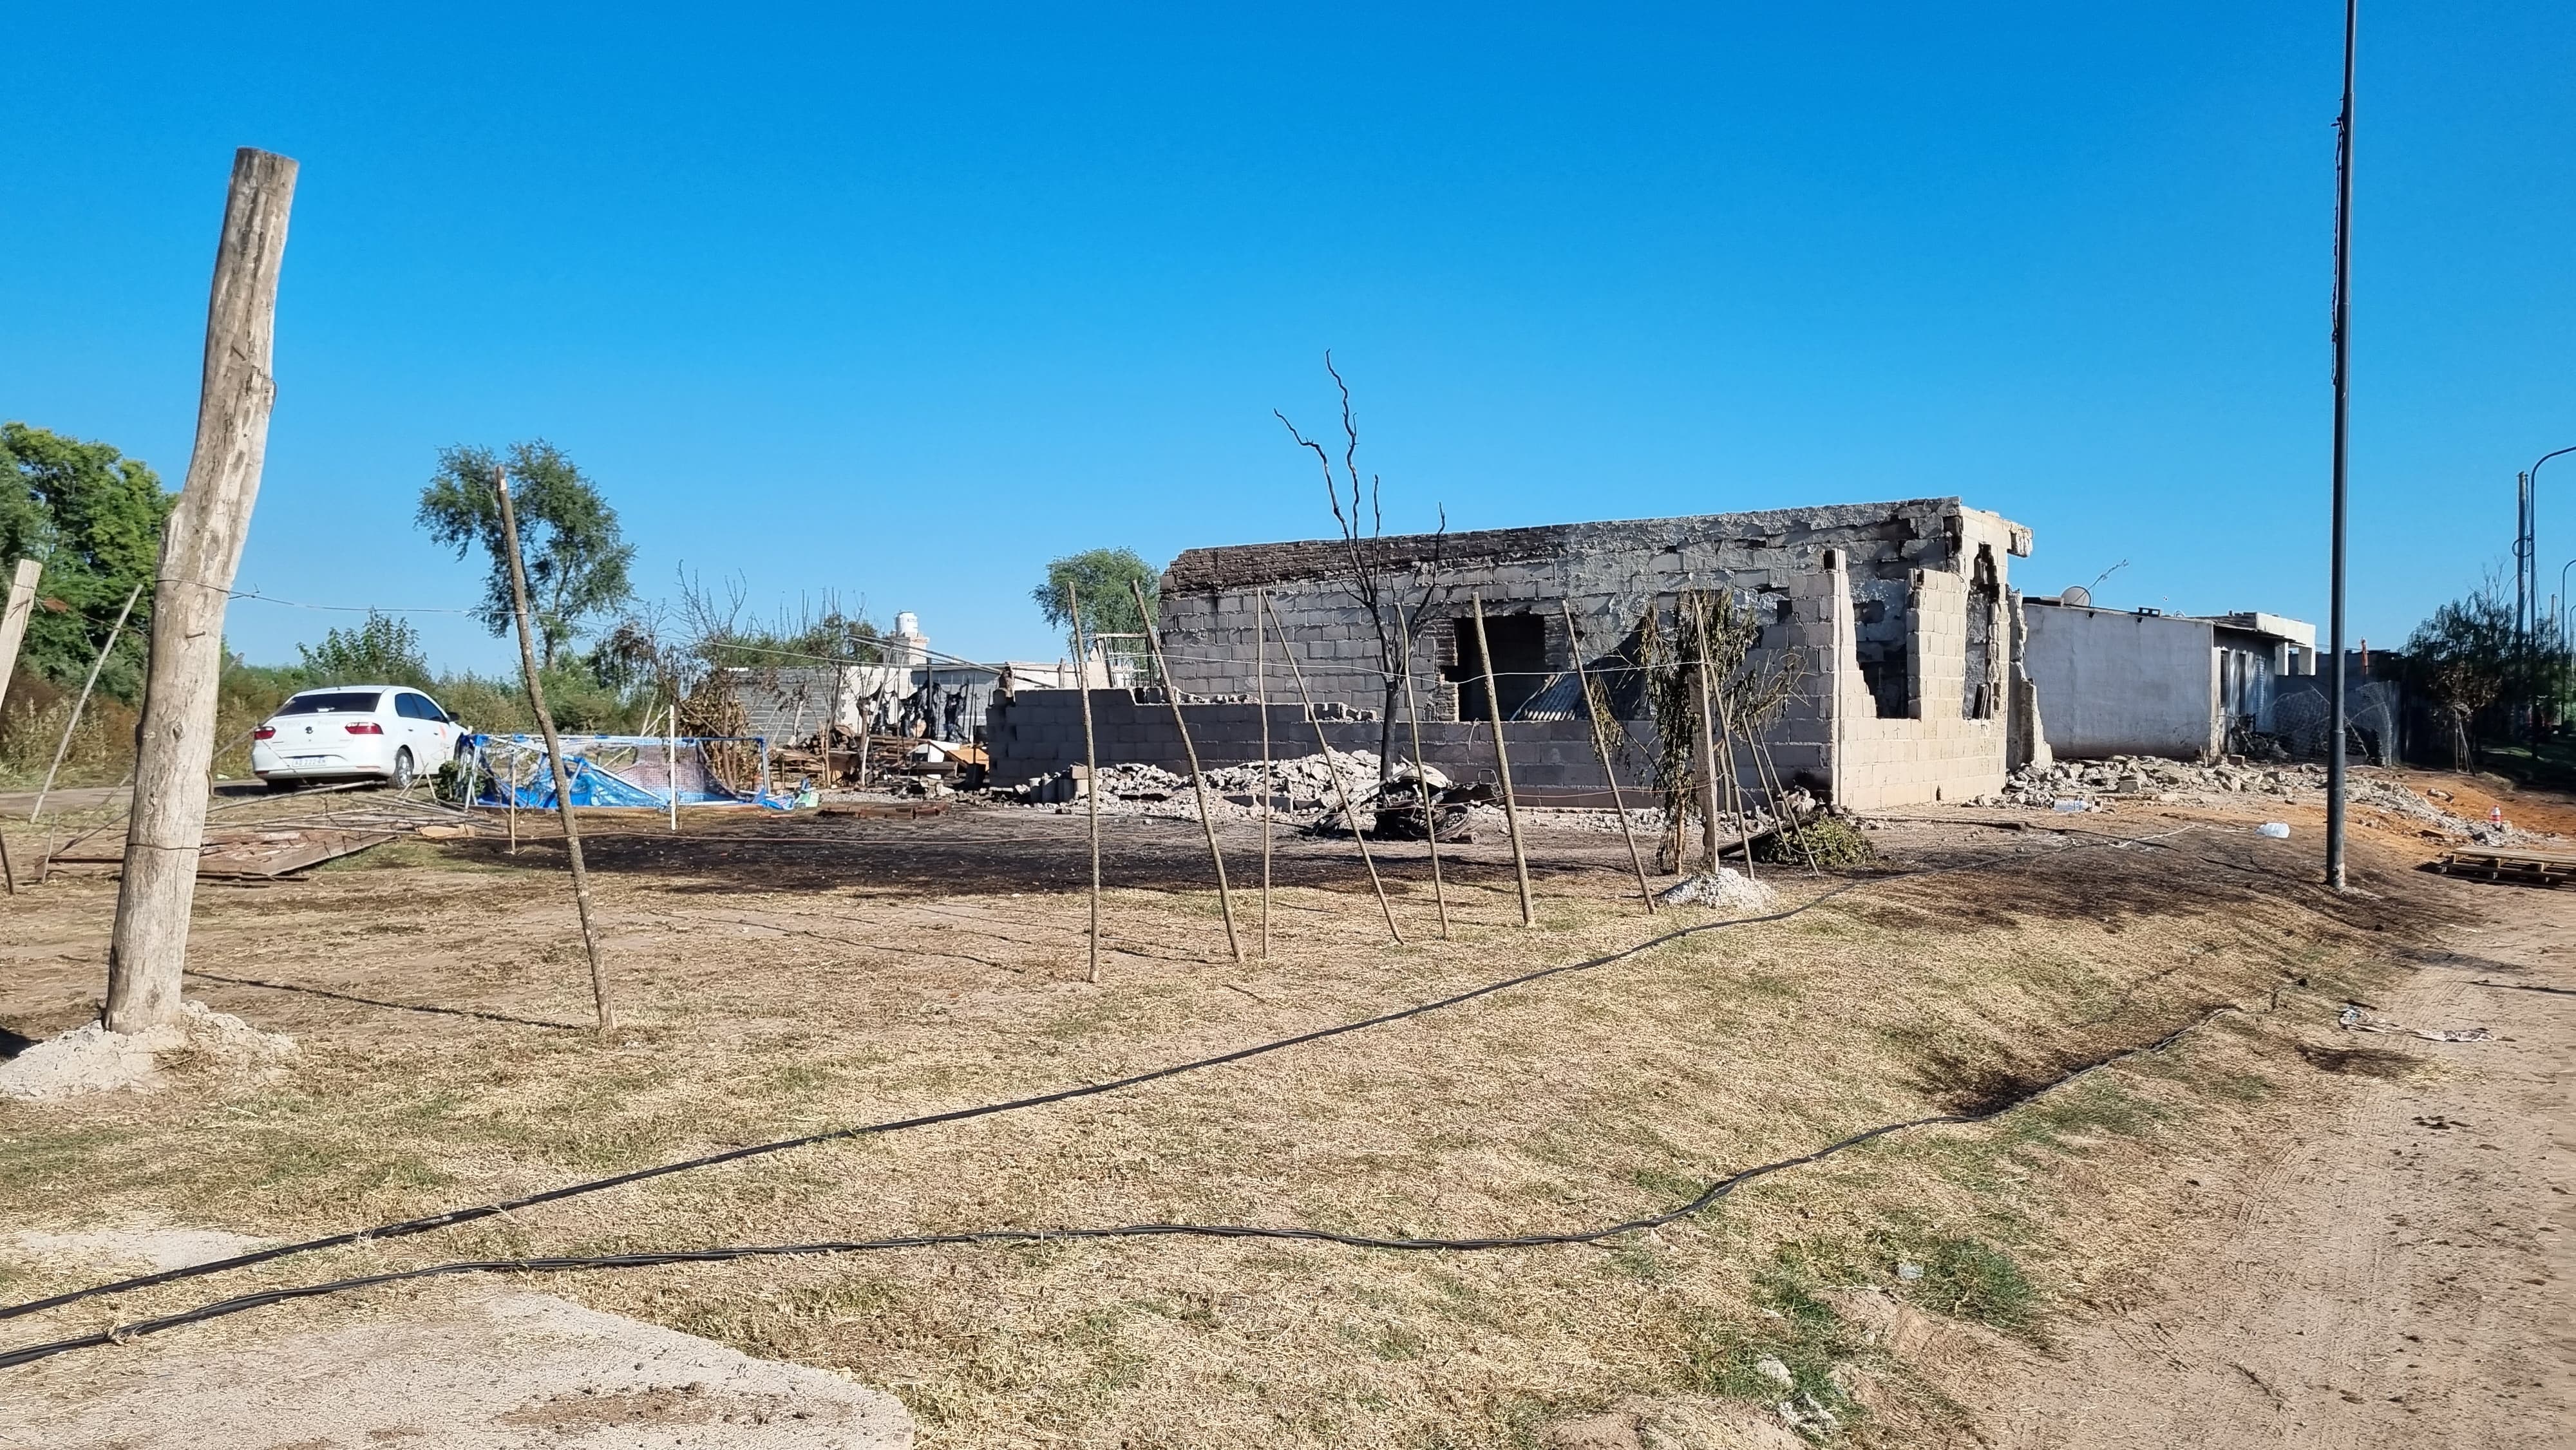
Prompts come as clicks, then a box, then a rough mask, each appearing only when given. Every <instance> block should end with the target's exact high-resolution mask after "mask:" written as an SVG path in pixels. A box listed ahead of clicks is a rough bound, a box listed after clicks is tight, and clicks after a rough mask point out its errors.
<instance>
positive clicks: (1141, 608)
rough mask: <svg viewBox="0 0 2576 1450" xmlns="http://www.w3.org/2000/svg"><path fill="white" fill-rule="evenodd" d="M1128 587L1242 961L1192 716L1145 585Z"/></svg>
mask: <svg viewBox="0 0 2576 1450" xmlns="http://www.w3.org/2000/svg"><path fill="white" fill-rule="evenodd" d="M1127 587H1128V588H1129V589H1131V590H1133V591H1135V594H1136V617H1137V618H1139V619H1142V620H1143V621H1145V643H1147V644H1149V645H1151V646H1153V648H1154V673H1156V674H1158V675H1160V676H1162V677H1163V698H1164V699H1166V700H1169V701H1171V702H1172V728H1174V729H1176V730H1178V731H1180V732H1181V754H1182V755H1183V756H1184V757H1185V758H1187V759H1188V761H1189V763H1190V789H1192V790H1194V791H1196V792H1198V801H1199V824H1200V825H1201V826H1202V827H1204V828H1206V830H1207V848H1208V859H1209V860H1210V861H1213V862H1215V863H1216V904H1217V909H1218V910H1219V911H1221V912H1223V913H1224V914H1225V946H1226V950H1228V951H1230V952H1232V953H1234V959H1235V960H1236V961H1238V962H1239V961H1242V960H1243V942H1242V940H1241V939H1240V938H1238V937H1237V936H1236V935H1235V934H1234V894H1233V893H1232V892H1229V891H1227V890H1226V889H1225V853H1224V852H1222V851H1220V850H1218V849H1217V848H1216V816H1215V815H1214V814H1213V813H1211V812H1210V811H1209V810H1208V793H1207V777H1206V776H1203V775H1201V774H1199V751H1198V747H1197V746H1195V745H1192V744H1191V743H1190V722H1189V718H1188V717H1187V716H1185V715H1183V714H1182V713H1181V691H1180V687H1179V686H1178V685H1175V684H1173V683H1172V667H1171V665H1170V664H1169V663H1168V662H1166V661H1165V660H1164V658H1163V632H1162V631H1161V630H1159V629H1156V628H1155V627H1154V611H1153V608H1152V607H1151V606H1149V605H1148V604H1146V602H1145V586H1144V585H1142V584H1140V583H1138V582H1136V581H1135V580H1133V579H1130V580H1128V581H1127Z"/></svg>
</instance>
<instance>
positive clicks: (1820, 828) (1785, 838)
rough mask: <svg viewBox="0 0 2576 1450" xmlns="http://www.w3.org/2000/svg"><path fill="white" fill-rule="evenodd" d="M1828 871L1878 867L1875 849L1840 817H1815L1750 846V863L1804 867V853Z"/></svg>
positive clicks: (1850, 824)
mask: <svg viewBox="0 0 2576 1450" xmlns="http://www.w3.org/2000/svg"><path fill="white" fill-rule="evenodd" d="M1811 851H1812V852H1814V853H1815V863H1816V864H1817V865H1818V866H1820V867H1822V868H1824V869H1825V870H1828V871H1852V870H1859V869H1862V868H1865V867H1870V866H1875V865H1877V864H1878V848H1877V847H1875V846H1873V845H1871V844H1870V843H1869V837H1867V836H1865V835H1863V834H1862V833H1861V829H1860V827H1858V826H1855V825H1853V824H1852V823H1851V822H1850V821H1848V820H1846V819H1844V818H1843V817H1841V816H1818V817H1816V818H1815V819H1814V820H1811V821H1808V822H1806V823H1804V824H1803V825H1800V826H1798V827H1797V828H1796V829H1794V830H1789V831H1782V832H1780V833H1778V834H1777V835H1773V836H1767V837H1765V838H1763V839H1762V840H1759V841H1756V842H1755V843H1754V844H1753V859H1755V860H1757V861H1764V862H1769V863H1770V864H1772V865H1776V866H1804V865H1806V864H1807V860H1808V853H1809V852H1811Z"/></svg>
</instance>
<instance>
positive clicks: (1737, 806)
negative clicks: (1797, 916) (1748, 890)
mask: <svg viewBox="0 0 2576 1450" xmlns="http://www.w3.org/2000/svg"><path fill="white" fill-rule="evenodd" d="M1714 696H1715V698H1716V700H1717V728H1718V738H1719V739H1721V740H1723V741H1725V742H1726V809H1727V814H1728V815H1729V816H1730V817H1732V818H1733V820H1734V823H1735V839H1736V842H1737V844H1738V845H1740V846H1741V847H1742V848H1743V850H1744V879H1745V880H1747V881H1751V880H1755V879H1756V875H1755V872H1754V870H1753V807H1752V804H1751V802H1752V793H1751V792H1749V791H1747V790H1745V789H1744V788H1743V781H1744V777H1743V773H1742V771H1741V770H1740V769H1739V768H1738V767H1737V765H1736V763H1735V720H1734V717H1733V716H1732V714H1731V713H1730V712H1729V711H1728V710H1727V708H1726V690H1725V687H1724V686H1722V685H1721V686H1719V687H1718V688H1717V689H1716V690H1715V691H1714Z"/></svg>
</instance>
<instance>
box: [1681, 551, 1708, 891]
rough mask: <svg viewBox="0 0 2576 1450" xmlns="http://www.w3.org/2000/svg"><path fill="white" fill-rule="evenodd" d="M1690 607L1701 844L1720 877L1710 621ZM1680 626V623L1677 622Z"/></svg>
mask: <svg viewBox="0 0 2576 1450" xmlns="http://www.w3.org/2000/svg"><path fill="white" fill-rule="evenodd" d="M1687 600H1688V603H1689V606H1690V620H1691V638H1690V649H1691V651H1692V655H1691V658H1692V661H1693V662H1692V665H1691V679H1692V682H1693V683H1694V684H1695V685H1696V686H1697V687H1698V691H1699V719H1698V720H1697V721H1696V722H1695V723H1696V724H1697V726H1698V729H1699V843H1700V855H1701V856H1703V857H1704V858H1706V865H1705V869H1706V870H1707V871H1708V873H1709V874H1710V875H1712V876H1714V875H1716V874H1717V852H1718V844H1717V831H1718V826H1717V795H1718V783H1717V733H1716V732H1717V708H1716V706H1715V705H1713V704H1712V703H1711V702H1710V700H1709V689H1708V620H1707V617H1706V616H1705V615H1703V614H1702V613H1701V612H1700V608H1699V600H1698V598H1697V596H1695V595H1694V596H1687ZM1676 623H1678V621H1676Z"/></svg>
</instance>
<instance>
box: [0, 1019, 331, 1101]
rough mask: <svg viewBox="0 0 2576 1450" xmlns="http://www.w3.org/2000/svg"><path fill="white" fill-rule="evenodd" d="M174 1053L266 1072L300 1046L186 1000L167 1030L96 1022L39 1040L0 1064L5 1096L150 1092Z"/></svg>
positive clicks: (1, 1092) (1, 1091) (236, 1068)
mask: <svg viewBox="0 0 2576 1450" xmlns="http://www.w3.org/2000/svg"><path fill="white" fill-rule="evenodd" d="M173 1052H189V1053H192V1054H194V1055H196V1056H198V1057H200V1058H202V1059H204V1060H207V1061H210V1062H212V1063H214V1064H215V1065H217V1066H220V1067H222V1068H225V1069H228V1070H232V1071H236V1072H261V1071H265V1070H268V1069H272V1068H275V1067H278V1066H281V1065H283V1064H284V1063H285V1061H286V1060H287V1059H289V1058H291V1057H293V1056H294V1055H295V1043H294V1041H293V1039H291V1038H286V1037H280V1036H277V1035H276V1034H274V1033H268V1032H262V1031H260V1030H258V1029H257V1028H254V1027H252V1026H251V1025H250V1024H249V1023H247V1022H244V1021H242V1020H241V1019H240V1018H238V1017H230V1016H226V1015H225V1014H223V1013H221V1012H217V1011H215V1010H214V1009H212V1008H210V1007H208V1006H207V1005H206V1004H205V1003H203V1002H188V1003H183V1004H182V1005H181V1007H180V1020H179V1021H178V1022H176V1023H174V1024H172V1025H170V1026H167V1027H155V1028H153V1029H151V1030H149V1031H145V1032H110V1031H108V1030H107V1028H106V1027H105V1026H104V1025H102V1024H100V1023H96V1022H93V1023H91V1024H89V1025H88V1026H86V1027H77V1028H74V1029H73V1030H71V1031H69V1032H66V1033H63V1034H62V1035H61V1036H59V1037H50V1038H47V1039H46V1040H44V1041H43V1042H39V1043H37V1044H36V1045H35V1046H33V1047H30V1048H28V1049H27V1050H26V1051H24V1052H22V1053H19V1054H18V1055H17V1056H16V1057H14V1058H11V1059H10V1060H9V1061H7V1062H5V1063H0V1097H11V1098H39V1099H41V1098H68V1097H78V1096H80V1095H82V1094H84V1093H111V1092H126V1091H137V1090H141V1091H148V1090H150V1089H153V1088H156V1087H159V1086H161V1084H162V1082H163V1080H164V1079H163V1077H162V1072H161V1058H162V1055H163V1054H165V1053H173Z"/></svg>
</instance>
